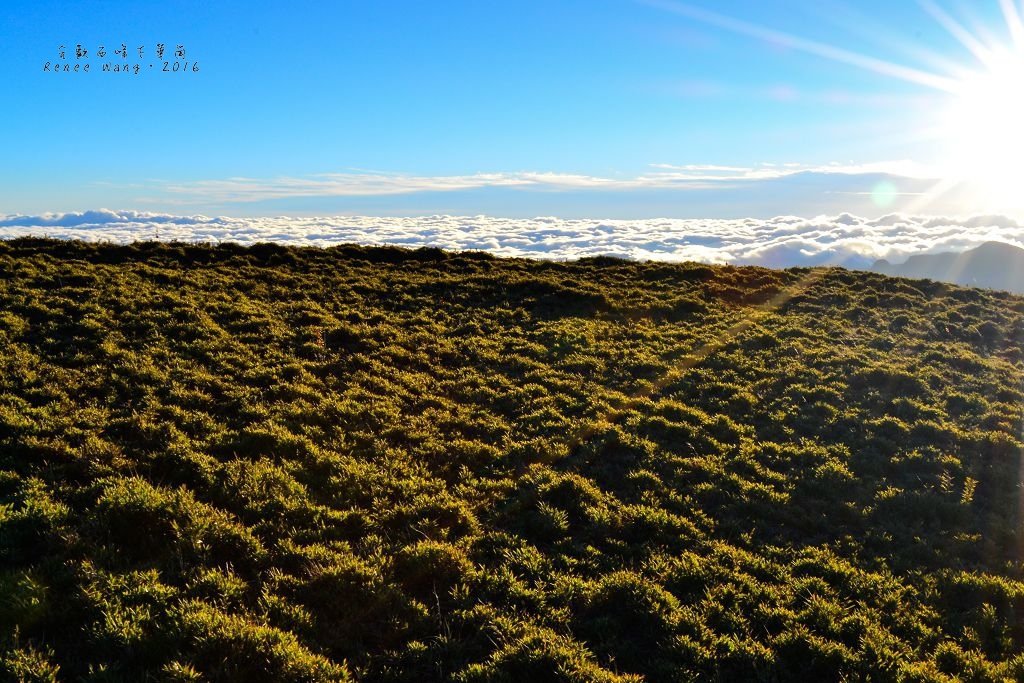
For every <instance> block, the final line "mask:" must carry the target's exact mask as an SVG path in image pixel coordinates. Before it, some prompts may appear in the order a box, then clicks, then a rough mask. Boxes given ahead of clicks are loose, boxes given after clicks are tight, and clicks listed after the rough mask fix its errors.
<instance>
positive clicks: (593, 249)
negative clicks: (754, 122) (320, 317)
mask: <svg viewBox="0 0 1024 683" xmlns="http://www.w3.org/2000/svg"><path fill="white" fill-rule="evenodd" d="M21 236H49V237H55V238H61V239H83V240H93V241H99V240H102V241H109V242H116V243H127V242H133V241H136V240H152V239H160V240H180V241H188V242H237V243H241V244H253V243H256V242H279V243H283V244H295V245H315V246H330V245H335V244H344V243H357V244H368V245H380V244H390V245H400V246H408V247H419V246H434V247H442V248H444V249H451V250H467V249H468V250H483V251H488V252H491V253H493V254H497V255H500V256H525V257H533V258H549V259H575V258H582V257H586V256H599V255H610V256H618V257H624V258H631V259H650V260H659V261H704V262H710V263H737V264H756V265H765V266H771V267H789V266H808V265H821V264H838V265H845V266H847V267H850V268H866V267H869V266H870V265H871V264H872V263H873V262H874V261H875V260H876V259H880V258H884V259H887V260H889V261H890V262H893V263H897V262H901V261H903V260H905V259H906V257H908V256H910V255H912V254H917V253H926V252H927V253H935V252H942V251H964V250H966V249H969V248H972V247H974V246H977V245H979V244H981V243H983V242H987V241H991V240H996V241H1002V242H1008V243H1011V244H1016V245H1018V246H1024V224H1022V223H1019V222H1017V221H1015V220H1013V219H1011V218H1008V217H1006V216H998V215H996V216H970V217H959V218H956V217H942V216H905V215H900V214H891V215H888V216H883V217H881V218H878V219H871V220H869V219H865V218H859V217H857V216H853V215H850V214H840V215H838V216H831V217H826V216H819V217H817V218H810V219H805V218H797V217H793V216H780V217H777V218H772V219H768V220H758V219H753V218H746V219H739V220H724V219H648V220H584V219H561V218H532V219H512V218H494V217H490V216H424V217H414V218H378V217H366V216H329V217H288V216H278V217H267V218H229V217H224V216H218V217H208V216H202V215H195V216H178V215H171V214H159V213H148V212H139V211H111V210H108V209H100V210H98V211H85V212H81V213H53V214H43V215H38V216H27V215H8V216H4V215H0V239H11V238H15V237H21Z"/></svg>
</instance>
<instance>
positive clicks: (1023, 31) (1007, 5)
mask: <svg viewBox="0 0 1024 683" xmlns="http://www.w3.org/2000/svg"><path fill="white" fill-rule="evenodd" d="M999 7H1000V8H1001V9H1002V10H1003V17H1004V18H1005V19H1006V26H1007V28H1009V29H1010V37H1011V38H1013V44H1014V45H1016V46H1017V47H1022V46H1024V23H1022V22H1021V18H1020V12H1019V11H1017V5H1016V3H1014V1H1013V0H999Z"/></svg>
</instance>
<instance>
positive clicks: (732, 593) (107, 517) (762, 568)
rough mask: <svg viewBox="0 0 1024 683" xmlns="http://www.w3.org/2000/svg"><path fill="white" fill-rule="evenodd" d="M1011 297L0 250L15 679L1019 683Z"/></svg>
mask: <svg viewBox="0 0 1024 683" xmlns="http://www.w3.org/2000/svg"><path fill="white" fill-rule="evenodd" d="M1022 344H1024V298H1022V297H1018V296H1013V295H1010V294H1006V293H1000V292H995V291H988V290H979V289H965V288H960V287H957V286H954V285H948V284H939V283H936V282H931V281H923V280H904V279H897V278H891V277H887V276H884V275H880V274H875V273H865V272H852V271H847V270H843V269H839V268H820V269H792V270H768V269H762V268H753V267H750V268H740V267H732V266H709V265H702V264H696V263H681V264H670V263H650V262H630V261H622V260H616V259H611V258H607V259H604V258H602V259H590V260H582V261H575V262H545V261H531V260H517V259H502V258H496V257H493V256H489V255H486V254H482V253H448V252H443V251H441V250H437V249H417V250H408V249H401V248H394V247H378V248H371V247H355V246H342V247H333V248H326V249H323V248H300V247H287V246H280V245H269V244H267V245H256V246H253V247H240V246H237V245H231V244H220V245H212V244H184V243H135V244H131V245H124V246H117V245H110V244H96V243H86V242H73V241H57V240H45V239H19V240H13V241H6V242H0V672H2V673H0V676H2V677H4V678H6V679H7V680H12V681H123V682H128V681H267V682H269V681H296V682H298V681H305V682H318V681H348V680H352V681H409V682H413V681H440V680H451V681H462V682H465V683H469V682H476V681H508V682H513V681H528V682H532V683H539V682H541V681H578V682H583V681H606V682H609V683H611V682H613V681H619V682H623V683H625V682H627V681H628V682H630V683H636V682H639V681H650V682H658V681H716V682H717V681H766V682H767V681H774V682H778V681H843V680H845V681H876V682H877V681H915V682H917V681H920V682H924V681H954V680H966V681H1003V680H1024V576H1022V569H1024V563H1022V562H1024V533H1022V529H1021V524H1022V519H1021V515H1022V511H1024V504H1022V500H1024V499H1022V496H1021V480H1022V459H1021V448H1022V443H1021V427H1022V406H1024V393H1022V379H1024V345H1022Z"/></svg>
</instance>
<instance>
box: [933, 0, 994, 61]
mask: <svg viewBox="0 0 1024 683" xmlns="http://www.w3.org/2000/svg"><path fill="white" fill-rule="evenodd" d="M917 4H918V5H920V6H921V8H922V9H923V10H924V11H925V12H927V13H928V14H930V15H931V17H932V18H933V19H934V20H935V21H936V23H938V24H939V26H941V27H942V28H944V29H946V32H947V33H949V35H951V36H953V37H954V38H956V40H957V41H958V42H959V43H960V44H961V45H963V46H964V47H965V48H967V49H968V50H969V51H970V53H971V54H973V55H974V56H975V57H977V58H978V61H981V62H984V61H985V60H986V59H988V54H989V48H988V47H987V46H986V45H985V44H984V43H982V42H981V41H980V40H978V38H977V36H975V35H974V34H973V33H971V32H970V31H968V30H967V29H966V28H964V26H963V24H961V23H960V22H958V21H957V20H956V19H954V18H953V17H951V16H950V15H949V14H947V13H946V11H945V10H943V9H942V8H941V7H939V6H938V5H936V4H935V2H933V0H917Z"/></svg>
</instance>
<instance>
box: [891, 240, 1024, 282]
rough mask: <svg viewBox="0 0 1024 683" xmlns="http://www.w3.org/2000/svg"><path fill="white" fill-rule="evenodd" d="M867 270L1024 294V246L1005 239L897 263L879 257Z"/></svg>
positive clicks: (916, 256) (919, 255) (924, 255)
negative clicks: (972, 247) (959, 251)
mask: <svg viewBox="0 0 1024 683" xmlns="http://www.w3.org/2000/svg"><path fill="white" fill-rule="evenodd" d="M871 270H873V271H875V272H877V273H884V274H886V275H895V276H898V277H909V278H927V279H929V280H939V281H942V282H952V283H954V284H958V285H966V286H969V287H988V288H990V289H1001V290H1006V291H1010V292H1017V293H1024V249H1021V248H1020V247H1015V246H1013V245H1012V244H1006V243H1005V242H986V243H984V244H982V245H981V246H978V247H975V248H974V249H971V250H969V251H965V252H962V253H942V254H918V255H915V256H911V257H910V258H909V259H907V262H906V263H900V264H892V263H889V262H888V261H886V260H884V259H883V260H881V261H876V262H875V264H874V265H873V266H872V267H871Z"/></svg>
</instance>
